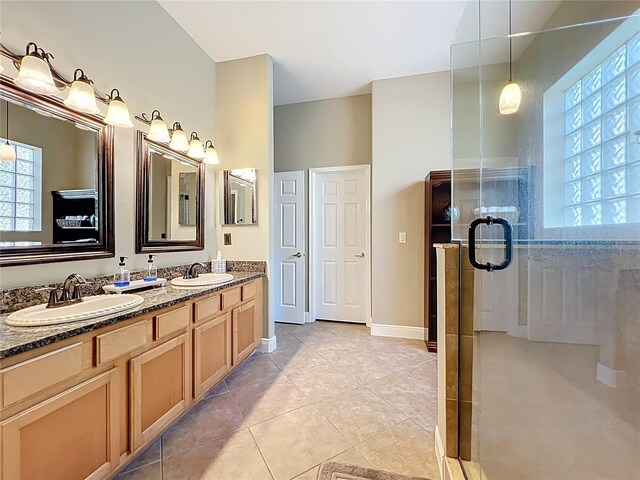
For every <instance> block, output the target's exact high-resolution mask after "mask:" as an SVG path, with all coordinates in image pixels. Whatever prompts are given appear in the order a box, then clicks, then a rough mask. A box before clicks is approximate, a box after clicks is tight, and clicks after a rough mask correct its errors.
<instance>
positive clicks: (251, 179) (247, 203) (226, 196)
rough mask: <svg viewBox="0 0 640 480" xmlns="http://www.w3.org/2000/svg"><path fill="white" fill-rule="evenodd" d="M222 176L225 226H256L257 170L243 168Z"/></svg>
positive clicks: (225, 172) (224, 173)
mask: <svg viewBox="0 0 640 480" xmlns="http://www.w3.org/2000/svg"><path fill="white" fill-rule="evenodd" d="M221 174H222V195H223V201H222V205H223V211H222V224H223V225H255V224H256V223H258V222H257V218H256V170H255V169H253V168H241V169H236V170H225V171H223V172H221Z"/></svg>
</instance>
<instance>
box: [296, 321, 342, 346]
mask: <svg viewBox="0 0 640 480" xmlns="http://www.w3.org/2000/svg"><path fill="white" fill-rule="evenodd" d="M309 325H310V326H308V327H306V328H302V329H299V330H293V331H292V332H291V335H293V336H294V337H296V338H297V339H298V340H300V341H301V342H302V343H306V342H317V341H320V340H327V341H328V340H338V337H337V336H336V335H335V334H334V333H332V332H330V331H329V330H325V329H324V328H321V327H319V326H317V325H315V324H309Z"/></svg>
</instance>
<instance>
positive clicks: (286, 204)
mask: <svg viewBox="0 0 640 480" xmlns="http://www.w3.org/2000/svg"><path fill="white" fill-rule="evenodd" d="M274 179H275V182H274V183H275V189H274V190H275V194H276V198H275V225H276V234H275V235H276V268H275V272H274V280H275V281H274V285H275V288H276V292H275V298H276V311H275V315H276V318H275V321H276V322H286V323H304V311H305V308H304V307H305V305H304V298H305V258H304V257H305V225H304V220H305V219H304V216H305V205H304V200H305V197H304V172H283V173H276V174H275V175H274Z"/></svg>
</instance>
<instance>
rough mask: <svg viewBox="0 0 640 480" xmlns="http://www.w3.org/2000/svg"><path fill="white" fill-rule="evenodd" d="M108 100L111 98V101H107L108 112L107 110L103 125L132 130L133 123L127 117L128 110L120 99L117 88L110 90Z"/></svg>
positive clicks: (128, 116) (129, 117)
mask: <svg viewBox="0 0 640 480" xmlns="http://www.w3.org/2000/svg"><path fill="white" fill-rule="evenodd" d="M109 98H111V100H110V101H109V110H107V116H106V117H105V119H104V123H106V124H107V125H113V126H114V127H123V128H132V127H133V123H132V122H131V116H130V115H129V108H128V107H127V104H126V103H124V101H123V100H122V98H120V92H119V91H118V89H117V88H114V89H113V90H111V95H109Z"/></svg>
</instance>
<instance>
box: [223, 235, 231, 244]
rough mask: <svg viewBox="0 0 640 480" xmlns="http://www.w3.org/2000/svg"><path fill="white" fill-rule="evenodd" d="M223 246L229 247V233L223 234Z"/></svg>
mask: <svg viewBox="0 0 640 480" xmlns="http://www.w3.org/2000/svg"><path fill="white" fill-rule="evenodd" d="M224 244H225V245H231V234H230V233H225V234H224Z"/></svg>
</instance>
